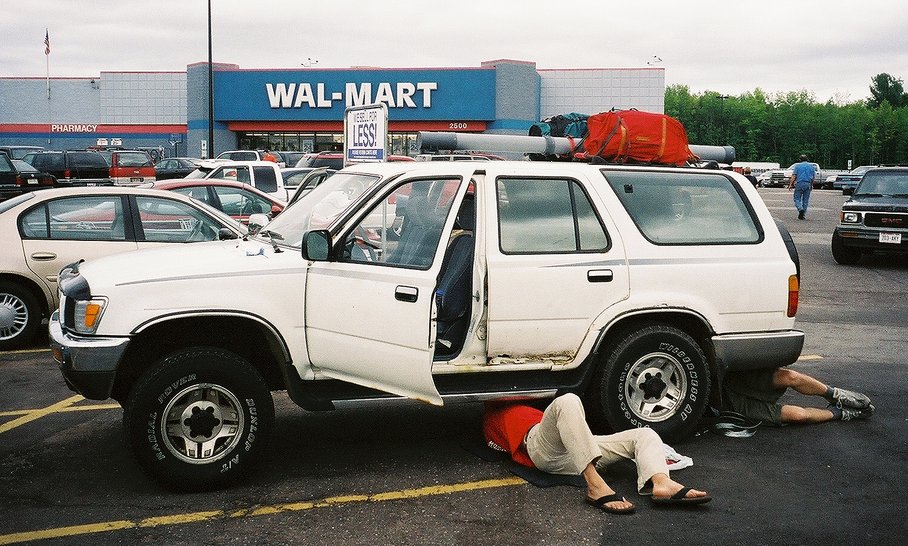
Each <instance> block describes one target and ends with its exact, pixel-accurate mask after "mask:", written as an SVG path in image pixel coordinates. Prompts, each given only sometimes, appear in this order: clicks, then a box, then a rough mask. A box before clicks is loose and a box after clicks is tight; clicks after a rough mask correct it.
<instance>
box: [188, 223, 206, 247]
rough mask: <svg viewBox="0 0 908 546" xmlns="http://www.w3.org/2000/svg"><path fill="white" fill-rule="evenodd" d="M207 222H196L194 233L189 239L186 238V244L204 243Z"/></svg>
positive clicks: (193, 228) (190, 233)
mask: <svg viewBox="0 0 908 546" xmlns="http://www.w3.org/2000/svg"><path fill="white" fill-rule="evenodd" d="M204 229H205V222H202V221H201V220H199V219H196V220H195V225H194V226H192V231H191V232H189V237H187V238H186V242H194V241H204V240H205V234H204Z"/></svg>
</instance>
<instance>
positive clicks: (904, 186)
mask: <svg viewBox="0 0 908 546" xmlns="http://www.w3.org/2000/svg"><path fill="white" fill-rule="evenodd" d="M854 195H855V196H861V195H864V196H871V195H874V196H883V195H888V196H900V197H901V196H905V195H908V171H901V172H885V171H877V172H871V173H867V174H866V175H864V178H863V179H862V180H861V183H860V185H858V187H857V189H856V190H854Z"/></svg>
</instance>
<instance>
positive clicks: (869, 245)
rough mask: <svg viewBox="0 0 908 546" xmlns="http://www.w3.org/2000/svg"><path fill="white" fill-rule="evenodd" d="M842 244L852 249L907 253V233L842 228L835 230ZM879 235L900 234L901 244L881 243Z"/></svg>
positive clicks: (879, 229) (892, 230)
mask: <svg viewBox="0 0 908 546" xmlns="http://www.w3.org/2000/svg"><path fill="white" fill-rule="evenodd" d="M836 231H837V232H838V234H839V236H840V237H841V239H842V244H843V245H845V246H847V247H852V248H863V249H866V250H879V251H885V252H901V253H908V232H906V231H905V230H904V229H885V228H872V227H860V226H854V225H850V226H843V225H839V226H838V227H837V228H836ZM880 233H901V235H902V242H901V243H881V242H880Z"/></svg>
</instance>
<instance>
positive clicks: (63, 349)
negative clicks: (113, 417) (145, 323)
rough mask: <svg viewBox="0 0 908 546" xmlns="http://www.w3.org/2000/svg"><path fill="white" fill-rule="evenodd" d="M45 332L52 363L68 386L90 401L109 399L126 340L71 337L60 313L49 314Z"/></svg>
mask: <svg viewBox="0 0 908 546" xmlns="http://www.w3.org/2000/svg"><path fill="white" fill-rule="evenodd" d="M47 329H48V339H49V340H50V348H51V351H52V352H53V355H54V360H56V361H57V363H58V364H59V365H60V371H61V372H62V373H63V379H65V380H66V384H67V386H68V387H69V388H70V389H71V390H73V391H75V392H77V393H79V394H81V395H82V396H84V397H85V398H90V399H92V400H106V399H107V398H110V393H111V390H112V389H113V383H114V378H115V377H116V370H117V364H118V363H119V362H120V357H122V356H123V353H124V352H125V351H126V347H127V346H128V345H129V341H130V340H129V338H122V337H87V336H78V335H75V334H71V333H69V332H66V331H64V330H63V326H62V325H61V324H60V312H59V311H55V312H54V313H53V315H51V317H50V322H49V323H48V327H47Z"/></svg>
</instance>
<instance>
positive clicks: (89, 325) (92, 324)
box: [73, 298, 107, 334]
mask: <svg viewBox="0 0 908 546" xmlns="http://www.w3.org/2000/svg"><path fill="white" fill-rule="evenodd" d="M106 306H107V300H106V299H103V298H94V299H90V300H87V301H84V300H77V301H75V302H74V308H73V311H74V313H73V319H74V324H73V327H74V328H75V329H76V332H78V333H80V334H93V333H95V331H96V330H97V329H98V325H99V324H100V323H101V315H102V314H104V308H105V307H106Z"/></svg>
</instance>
